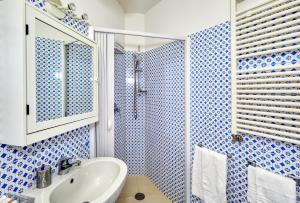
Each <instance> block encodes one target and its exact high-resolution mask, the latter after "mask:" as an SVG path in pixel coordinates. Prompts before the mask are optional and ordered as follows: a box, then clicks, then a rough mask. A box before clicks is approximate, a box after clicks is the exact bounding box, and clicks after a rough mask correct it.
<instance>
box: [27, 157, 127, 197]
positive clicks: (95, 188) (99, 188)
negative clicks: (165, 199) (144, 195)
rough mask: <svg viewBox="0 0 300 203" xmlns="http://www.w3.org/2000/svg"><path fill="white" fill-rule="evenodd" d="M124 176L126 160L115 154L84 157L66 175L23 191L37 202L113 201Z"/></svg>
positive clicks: (123, 182) (122, 183)
mask: <svg viewBox="0 0 300 203" xmlns="http://www.w3.org/2000/svg"><path fill="white" fill-rule="evenodd" d="M126 176H127V166H126V164H125V163H124V162H123V161H121V160H119V159H115V158H106V157H105V158H95V159H90V160H87V161H83V163H82V165H81V166H80V167H78V168H74V169H73V170H71V171H70V173H68V174H67V175H63V176H55V177H54V178H53V181H52V184H51V186H50V187H48V188H44V189H34V190H32V191H28V192H27V193H26V194H25V195H27V196H33V197H35V202H38V203H102V202H103V203H114V202H115V201H116V200H117V198H118V196H119V194H120V192H121V190H122V188H123V186H124V184H125V181H126Z"/></svg>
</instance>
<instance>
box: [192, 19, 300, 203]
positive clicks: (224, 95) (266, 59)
mask: <svg viewBox="0 0 300 203" xmlns="http://www.w3.org/2000/svg"><path fill="white" fill-rule="evenodd" d="M190 39H191V81H190V82H191V95H190V97H191V160H190V161H191V164H192V160H193V153H194V146H195V145H196V144H198V143H202V145H204V146H205V147H207V148H209V149H211V150H214V151H216V152H219V153H229V154H231V155H233V157H232V158H231V159H229V160H228V177H227V199H228V202H230V203H231V202H232V203H235V202H247V197H246V195H247V167H246V163H247V161H248V160H254V161H256V163H257V165H258V166H259V167H262V168H264V169H266V170H269V171H271V172H274V173H278V174H282V175H294V176H295V177H298V178H299V177H300V164H299V163H300V146H297V145H294V144H290V143H285V142H280V141H275V140H272V139H267V138H263V137H257V136H252V135H243V137H244V141H243V142H241V143H232V141H231V96H230V95H231V92H230V91H231V90H230V88H231V70H230V68H231V67H230V23H229V22H225V23H222V24H220V25H217V26H214V27H212V28H209V29H207V30H204V31H201V32H199V33H195V34H192V35H191V36H190ZM299 53H300V52H299V50H296V51H293V52H289V53H280V54H277V55H268V56H261V57H255V58H250V59H245V60H242V61H239V62H238V68H239V69H245V68H258V67H261V68H263V67H270V66H275V65H276V64H286V63H296V62H298V61H299V60H300V57H299V56H300V54H299ZM191 201H192V202H201V200H200V199H199V198H197V197H195V196H193V195H191ZM297 202H300V188H299V187H297Z"/></svg>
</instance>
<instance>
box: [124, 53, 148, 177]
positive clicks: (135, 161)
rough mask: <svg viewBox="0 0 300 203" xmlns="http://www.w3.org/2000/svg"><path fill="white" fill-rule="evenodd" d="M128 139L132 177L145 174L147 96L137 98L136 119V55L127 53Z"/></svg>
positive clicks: (141, 82) (141, 59)
mask: <svg viewBox="0 0 300 203" xmlns="http://www.w3.org/2000/svg"><path fill="white" fill-rule="evenodd" d="M125 58H126V59H125V66H126V137H127V164H128V168H129V174H130V175H144V174H145V95H144V94H141V96H138V97H137V110H138V114H137V115H138V117H137V119H135V118H134V113H133V108H134V105H133V103H134V102H133V94H134V71H133V70H134V53H133V52H126V54H125ZM138 58H139V60H140V64H139V69H142V70H143V71H141V72H140V77H139V80H140V85H141V87H142V88H143V87H144V86H145V80H144V71H145V66H144V65H145V62H144V55H143V53H140V54H139V56H138Z"/></svg>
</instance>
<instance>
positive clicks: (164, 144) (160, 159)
mask: <svg viewBox="0 0 300 203" xmlns="http://www.w3.org/2000/svg"><path fill="white" fill-rule="evenodd" d="M145 63H146V65H145V67H146V68H145V69H146V76H145V81H146V88H147V95H146V101H145V102H146V103H145V107H146V115H145V116H146V120H145V137H146V138H145V142H146V175H147V176H149V178H150V179H151V180H152V181H153V182H154V183H155V185H156V186H157V187H158V188H159V189H160V190H161V191H162V192H163V193H164V194H166V195H167V196H168V198H169V199H171V200H172V201H173V202H184V190H185V188H184V184H185V179H184V178H185V170H184V165H185V163H184V160H185V159H184V156H185V151H184V43H183V42H172V43H169V44H166V45H163V46H161V47H159V48H156V49H153V50H150V51H147V52H145Z"/></svg>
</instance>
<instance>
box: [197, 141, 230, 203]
mask: <svg viewBox="0 0 300 203" xmlns="http://www.w3.org/2000/svg"><path fill="white" fill-rule="evenodd" d="M196 156H197V157H196ZM192 178H193V182H192V193H193V194H194V195H196V196H198V197H199V198H200V199H202V200H204V201H205V203H226V202H227V198H226V181H227V157H226V156H225V155H222V154H219V153H216V152H214V151H211V150H208V149H205V148H200V147H198V146H196V147H195V158H194V166H193V176H192Z"/></svg>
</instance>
